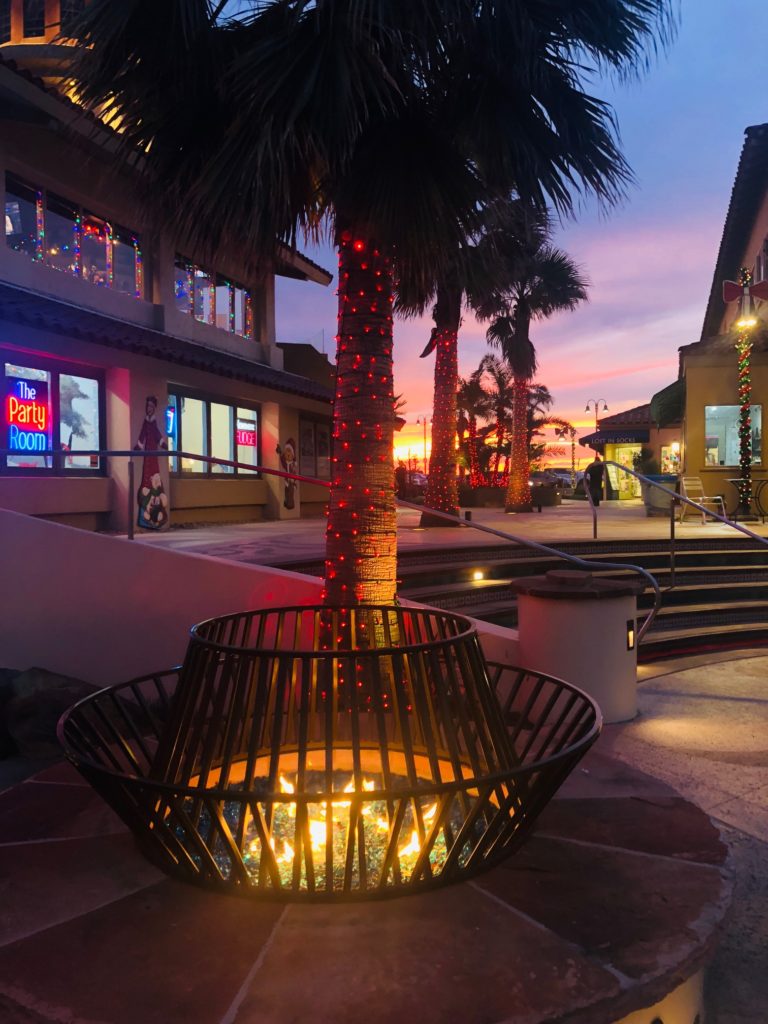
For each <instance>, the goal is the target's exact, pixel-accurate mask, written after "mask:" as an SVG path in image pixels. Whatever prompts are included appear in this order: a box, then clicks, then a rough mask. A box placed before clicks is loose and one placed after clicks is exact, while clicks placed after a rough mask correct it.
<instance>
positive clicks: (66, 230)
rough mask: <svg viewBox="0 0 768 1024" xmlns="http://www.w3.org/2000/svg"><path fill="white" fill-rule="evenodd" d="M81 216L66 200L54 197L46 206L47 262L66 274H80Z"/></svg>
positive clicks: (49, 196) (48, 200) (51, 196)
mask: <svg viewBox="0 0 768 1024" xmlns="http://www.w3.org/2000/svg"><path fill="white" fill-rule="evenodd" d="M79 250H80V216H79V213H78V211H77V209H76V207H74V206H73V205H72V204H71V203H69V202H67V200H66V199H61V198H60V197H59V196H55V195H53V194H52V193H51V192H49V193H48V195H47V197H46V204H45V244H44V247H43V251H44V253H45V262H46V263H47V264H48V266H49V267H53V269H54V270H61V271H63V272H64V273H66V274H79V273H80V252H79Z"/></svg>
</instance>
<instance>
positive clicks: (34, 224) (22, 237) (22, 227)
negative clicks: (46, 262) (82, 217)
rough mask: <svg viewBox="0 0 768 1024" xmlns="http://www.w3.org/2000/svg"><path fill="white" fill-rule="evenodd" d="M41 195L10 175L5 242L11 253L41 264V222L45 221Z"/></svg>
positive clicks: (6, 184) (6, 193) (7, 187)
mask: <svg viewBox="0 0 768 1024" xmlns="http://www.w3.org/2000/svg"><path fill="white" fill-rule="evenodd" d="M42 203H43V196H42V193H41V192H38V191H37V190H36V189H34V188H32V186H31V185H26V184H24V182H23V181H19V179H18V178H14V177H13V176H12V175H10V174H9V175H7V176H6V179H5V240H6V244H7V246H8V248H9V249H13V251H14V252H20V253H23V254H24V255H25V256H28V257H29V258H30V259H31V260H39V259H40V258H41V257H42V251H41V247H40V243H39V240H38V237H39V236H38V221H39V220H40V219H41V218H42Z"/></svg>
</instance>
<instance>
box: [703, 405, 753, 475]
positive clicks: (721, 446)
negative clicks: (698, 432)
mask: <svg viewBox="0 0 768 1024" xmlns="http://www.w3.org/2000/svg"><path fill="white" fill-rule="evenodd" d="M762 412H763V409H762V406H761V405H753V406H752V409H751V419H752V462H753V463H758V462H761V461H762V446H763V440H762V419H763V417H762ZM704 434H705V437H704V463H705V465H707V466H738V465H739V461H740V459H739V406H738V405H707V406H705V407H704Z"/></svg>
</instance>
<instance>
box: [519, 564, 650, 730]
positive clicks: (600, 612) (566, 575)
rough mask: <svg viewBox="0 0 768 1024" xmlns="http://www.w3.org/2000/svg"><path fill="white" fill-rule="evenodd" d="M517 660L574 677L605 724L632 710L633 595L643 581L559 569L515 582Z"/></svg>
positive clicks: (571, 679)
mask: <svg viewBox="0 0 768 1024" xmlns="http://www.w3.org/2000/svg"><path fill="white" fill-rule="evenodd" d="M513 590H515V591H516V592H517V594H518V599H517V604H518V620H517V628H518V636H519V645H520V659H519V664H520V666H521V667H522V668H528V669H535V670H537V671H539V672H544V673H546V674H547V675H550V676H557V677H558V678H559V679H564V680H565V681H566V682H569V683H573V684H574V686H578V687H579V689H581V690H584V692H585V693H588V694H589V695H590V697H593V698H594V699H595V700H596V701H597V703H598V704H599V706H600V710H601V711H602V713H603V719H604V721H605V722H606V723H611V722H627V721H629V720H630V719H631V718H634V717H635V715H636V714H637V595H638V594H639V593H642V591H643V584H642V583H640V582H635V581H634V580H633V581H628V580H611V579H604V578H601V577H599V576H593V575H592V573H590V572H580V571H578V570H573V569H560V570H555V571H552V572H548V573H547V574H546V575H545V576H532V577H529V578H528V579H521V580H517V581H515V583H514V584H513Z"/></svg>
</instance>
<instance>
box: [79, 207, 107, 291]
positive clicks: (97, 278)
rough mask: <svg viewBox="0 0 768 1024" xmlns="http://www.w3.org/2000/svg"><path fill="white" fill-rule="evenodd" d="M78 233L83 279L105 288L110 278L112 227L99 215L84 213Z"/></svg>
mask: <svg viewBox="0 0 768 1024" xmlns="http://www.w3.org/2000/svg"><path fill="white" fill-rule="evenodd" d="M80 234H81V239H80V259H81V266H82V268H83V279H84V280H85V281H90V282H91V284H95V285H97V286H99V287H100V288H106V287H107V286H108V285H109V284H110V282H111V280H112V228H111V227H110V226H109V224H107V222H106V221H105V220H102V219H101V217H95V216H94V215H93V214H92V213H86V214H84V216H83V220H82V225H81V230H80Z"/></svg>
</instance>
